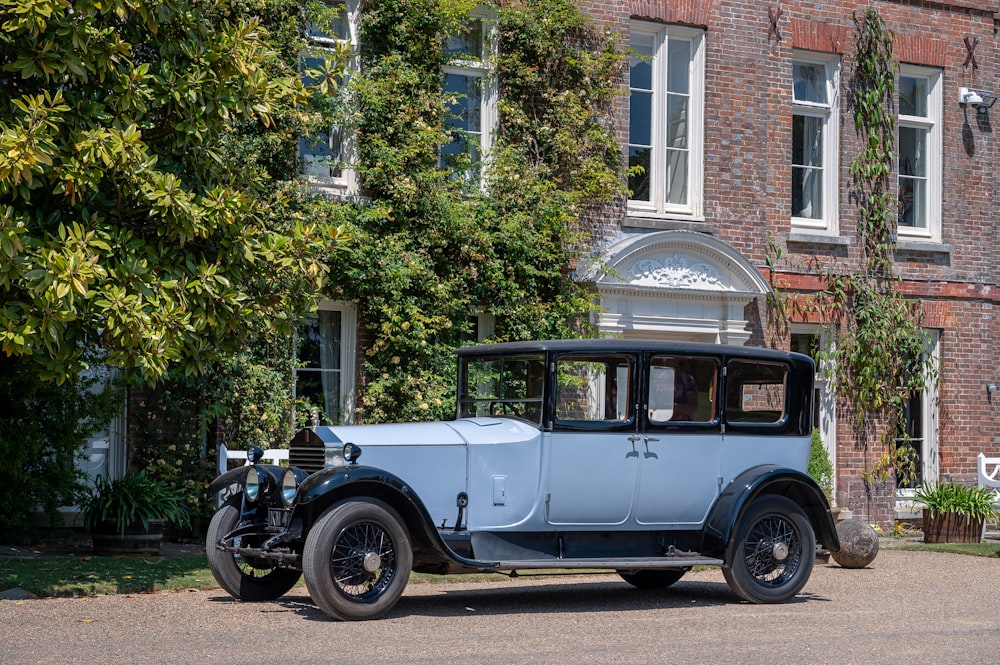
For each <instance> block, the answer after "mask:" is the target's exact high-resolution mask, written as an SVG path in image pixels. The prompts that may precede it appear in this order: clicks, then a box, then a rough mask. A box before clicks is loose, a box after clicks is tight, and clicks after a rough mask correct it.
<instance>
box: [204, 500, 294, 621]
mask: <svg viewBox="0 0 1000 665" xmlns="http://www.w3.org/2000/svg"><path fill="white" fill-rule="evenodd" d="M240 503H241V497H240V496H234V497H231V498H230V499H229V500H227V501H226V502H225V503H224V504H222V507H220V508H219V510H217V511H216V513H215V515H213V516H212V521H211V522H210V523H209V525H208V535H206V537H205V543H206V545H205V554H206V556H207V557H208V567H209V568H210V569H211V570H212V575H213V576H214V577H215V581H216V582H218V583H219V586H221V587H222V588H223V589H225V590H226V591H227V592H228V593H229V594H230V595H232V596H235V597H236V598H239V599H240V600H249V601H257V600H274V599H275V598H278V597H280V596H283V595H285V593H286V592H287V591H288V590H289V589H291V588H292V587H293V586H295V583H296V582H298V581H299V578H300V577H301V576H302V573H300V572H299V571H297V570H291V569H289V568H276V567H275V566H274V563H273V562H271V561H267V560H266V559H257V558H247V557H243V556H240V555H239V554H235V553H233V552H225V551H223V550H220V549H219V548H218V547H217V545H218V543H219V541H220V540H221V539H222V538H223V536H225V535H226V534H227V533H229V532H230V531H232V530H233V529H235V528H236V524H237V523H238V522H239V519H240ZM261 531H263V529H262V530H261ZM263 541H264V536H263V535H260V536H255V535H246V536H240V537H239V538H236V539H235V541H234V543H233V544H234V545H236V546H237V547H256V546H258V545H260V544H261V543H262V542H263Z"/></svg>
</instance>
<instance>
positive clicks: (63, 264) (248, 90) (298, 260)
mask: <svg viewBox="0 0 1000 665" xmlns="http://www.w3.org/2000/svg"><path fill="white" fill-rule="evenodd" d="M282 4H283V5H287V6H288V7H285V8H284V10H285V11H286V13H287V14H288V16H290V17H292V18H293V19H294V18H295V16H297V15H296V14H294V13H293V12H292V9H294V5H295V4H296V3H291V2H285V3H280V2H266V1H261V2H257V3H240V2H233V1H228V0H100V1H98V0H91V1H88V0H84V1H77V2H69V1H68V0H3V1H2V2H0V63H2V70H0V93H2V94H0V349H2V351H3V353H4V354H6V355H7V356H10V357H12V358H14V359H20V361H21V362H28V363H30V364H31V365H32V366H34V367H35V368H36V370H37V374H38V376H40V377H42V378H43V379H51V380H56V381H60V382H61V381H63V380H65V379H68V378H71V377H73V376H74V375H75V374H76V373H78V372H79V370H80V369H81V368H82V367H84V366H85V365H86V362H87V360H86V355H85V354H86V353H87V352H88V351H89V350H94V349H99V350H101V351H102V352H103V353H102V357H103V360H104V361H105V362H108V363H109V364H112V365H117V366H121V367H127V368H132V369H134V370H136V371H137V372H138V373H139V374H140V375H141V376H143V377H144V378H146V379H153V380H155V379H157V378H158V377H160V376H162V375H163V374H164V373H165V372H166V371H167V370H168V368H170V367H172V366H176V367H179V368H181V369H182V370H184V371H186V372H188V373H193V372H198V371H200V370H202V369H203V368H204V367H205V365H206V363H208V362H210V361H212V360H213V359H216V358H219V357H222V356H225V355H227V354H228V353H230V352H232V351H234V350H237V349H239V348H241V347H242V346H243V345H244V344H245V343H246V342H247V340H249V339H252V338H254V337H259V335H261V334H265V335H266V334H283V333H287V332H289V331H290V330H291V329H292V327H293V326H294V325H295V323H296V321H297V320H298V318H299V316H300V315H301V313H302V312H303V311H306V310H308V307H309V299H310V298H312V297H314V296H315V294H316V293H318V292H320V290H321V288H322V282H323V279H324V276H325V272H326V269H325V268H324V265H323V258H324V256H325V254H326V253H327V252H328V251H329V249H330V248H331V247H332V246H334V245H335V243H336V241H337V240H338V237H337V236H338V227H337V226H336V224H331V223H324V222H320V221H317V220H318V219H322V217H318V216H316V215H313V214H306V213H305V212H304V211H305V209H306V208H305V206H306V203H305V201H306V199H307V198H308V197H305V196H303V195H302V194H301V192H299V191H297V190H296V189H295V188H294V187H289V186H288V185H287V184H283V183H281V182H280V181H281V180H282V179H283V177H282V175H281V174H276V173H275V166H274V165H275V164H276V163H278V164H283V165H284V166H283V167H279V168H278V170H281V168H287V166H288V164H294V160H295V157H294V149H295V141H296V137H297V136H298V135H301V133H302V131H303V123H304V122H306V121H305V120H303V121H301V122H300V121H299V120H296V119H297V118H300V117H301V118H307V117H308V111H309V109H308V105H307V98H308V95H309V91H308V90H306V89H304V88H303V86H302V84H301V83H300V82H298V80H297V79H298V76H297V74H296V73H295V71H294V66H292V67H291V68H289V67H286V66H283V64H282V59H284V61H287V60H288V59H289V57H288V52H289V51H293V50H294V46H292V47H291V48H290V47H289V45H288V44H285V45H284V48H285V51H286V52H285V54H284V55H282V53H281V52H280V49H278V48H275V41H274V38H273V36H272V35H273V31H268V30H267V29H265V27H264V23H267V21H268V20H271V21H274V15H271V16H270V17H267V16H264V17H263V19H262V11H264V10H267V9H275V7H277V10H281V9H282V7H281V6H280V5H282ZM262 20H263V23H262ZM289 151H291V152H289Z"/></svg>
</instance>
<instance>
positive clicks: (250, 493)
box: [243, 466, 264, 503]
mask: <svg viewBox="0 0 1000 665" xmlns="http://www.w3.org/2000/svg"><path fill="white" fill-rule="evenodd" d="M263 484H264V478H263V477H262V474H261V471H260V469H258V468H257V467H256V466H251V467H249V468H248V469H247V479H246V481H245V482H244V483H243V495H244V496H245V497H246V499H247V501H249V502H250V503H254V502H256V501H257V499H258V498H259V497H260V488H261V486H262V485H263Z"/></svg>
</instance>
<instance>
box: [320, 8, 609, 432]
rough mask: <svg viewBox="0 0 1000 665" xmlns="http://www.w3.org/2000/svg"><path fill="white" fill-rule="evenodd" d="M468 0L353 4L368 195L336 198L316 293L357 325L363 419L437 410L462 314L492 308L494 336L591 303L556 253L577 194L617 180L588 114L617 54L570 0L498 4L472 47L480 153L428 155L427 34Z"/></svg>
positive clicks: (448, 382)
mask: <svg viewBox="0 0 1000 665" xmlns="http://www.w3.org/2000/svg"><path fill="white" fill-rule="evenodd" d="M474 6H475V3H471V2H438V1H436V0H434V1H431V0H386V1H385V2H379V3H376V4H374V5H371V6H366V7H365V11H364V12H363V13H362V36H361V40H362V42H363V43H364V44H365V47H366V48H365V51H364V52H363V53H362V60H363V68H362V71H361V72H360V73H359V74H357V75H355V76H353V77H352V79H351V85H350V92H349V94H350V95H351V98H352V100H353V101H354V102H355V104H356V112H355V114H354V116H353V123H354V126H355V127H356V129H357V131H358V133H359V135H360V138H359V141H358V146H359V162H358V165H357V171H358V172H359V174H360V176H361V179H362V181H363V182H364V185H365V192H366V194H367V195H368V196H369V200H368V202H367V203H366V204H359V205H356V206H353V208H352V210H351V213H350V214H351V215H352V219H351V228H352V234H353V238H354V240H355V242H354V243H353V245H352V251H351V252H350V253H342V254H340V255H339V256H337V257H335V259H334V260H333V263H334V264H335V267H334V269H333V272H334V273H335V274H337V275H338V276H339V279H338V280H337V284H335V285H331V286H332V287H333V288H332V289H331V291H332V293H331V295H332V296H333V297H339V298H342V299H345V300H351V301H354V302H356V303H357V304H358V308H359V314H360V318H361V320H362V321H363V322H364V324H365V326H366V328H367V330H368V331H369V333H370V335H371V337H370V339H369V344H368V348H367V355H366V357H365V362H364V367H363V371H364V377H365V380H364V386H363V392H362V393H361V395H360V396H359V399H358V402H357V404H358V409H357V415H358V417H359V418H361V419H363V420H364V421H366V422H377V421H383V420H423V419H436V418H448V417H451V416H452V415H453V414H454V412H455V411H454V409H455V404H454V392H455V390H454V389H455V386H454V380H455V378H454V359H453V356H452V355H451V350H452V349H453V348H454V347H456V346H459V345H461V344H465V343H468V342H469V341H471V340H474V337H473V336H472V319H473V317H474V316H475V315H476V314H487V315H491V316H493V317H495V321H496V328H495V335H494V337H495V339H497V340H513V339H531V338H536V339H538V338H552V337H570V336H579V335H586V334H589V332H590V331H589V329H588V328H587V327H586V324H581V323H579V321H581V320H583V321H586V315H587V314H588V312H590V311H591V310H592V309H593V303H592V301H591V298H590V296H589V295H588V294H587V293H586V292H584V291H583V290H582V289H581V288H580V287H579V286H578V285H576V284H575V283H574V282H573V281H572V279H571V278H570V276H569V274H568V270H569V268H570V267H571V266H572V265H574V263H575V260H576V254H575V248H578V247H580V246H582V245H583V244H584V242H583V241H584V236H583V235H582V232H581V224H580V218H581V215H582V214H583V213H584V212H585V209H586V206H587V204H589V203H591V202H594V201H604V200H609V199H611V198H613V197H615V196H619V195H620V194H621V193H622V186H623V183H624V178H623V174H622V172H621V154H620V150H619V148H618V146H617V144H616V142H615V137H614V134H613V132H612V131H611V130H610V129H608V128H607V127H606V126H605V125H604V124H602V122H601V119H602V118H603V117H606V116H605V115H603V114H605V113H606V111H607V110H608V109H609V107H610V104H611V100H612V95H613V94H614V93H613V91H614V85H613V83H614V76H615V75H616V74H617V73H618V72H620V71H621V68H622V67H623V65H624V62H625V60H624V57H625V56H624V54H623V53H622V52H621V50H619V49H618V48H617V43H616V42H615V41H614V39H613V38H611V37H610V36H609V35H606V34H604V33H602V32H600V31H598V30H597V29H595V28H594V27H592V26H590V25H589V24H588V23H587V22H586V21H585V20H584V18H583V16H582V14H580V13H579V11H578V10H577V9H575V8H574V7H573V6H572V4H571V3H568V2H565V1H563V0H542V1H541V2H535V3H517V2H515V3H505V4H504V6H502V7H499V8H497V9H496V20H495V22H494V25H495V30H494V32H493V33H492V38H491V41H490V47H495V48H490V49H487V50H489V51H490V52H491V53H494V54H495V55H494V56H492V57H493V60H492V62H491V64H492V65H493V70H494V71H495V77H496V80H495V81H493V80H489V81H487V84H488V85H489V84H492V85H496V86H497V87H498V89H499V91H500V95H499V101H498V113H499V133H498V134H497V136H496V137H495V141H494V144H493V147H492V149H491V151H490V154H489V160H488V161H487V162H486V163H482V162H480V161H479V160H478V159H477V158H476V155H477V152H476V151H475V150H470V151H469V152H468V153H466V154H465V155H462V156H460V158H459V159H458V160H457V162H456V164H454V165H449V167H450V168H442V167H441V165H439V162H438V153H439V148H440V146H441V145H444V144H446V143H448V141H449V140H450V139H451V138H453V137H451V136H450V135H449V133H448V131H447V130H446V127H445V119H446V118H448V116H449V112H450V111H449V109H450V108H451V106H452V103H453V102H454V99H451V98H449V96H448V95H445V94H443V92H442V85H443V75H442V67H443V66H444V65H445V64H446V63H447V62H448V61H449V59H450V57H451V56H450V55H449V54H448V53H447V51H446V49H445V44H446V43H447V40H448V39H449V38H454V37H457V36H458V35H460V34H461V32H462V31H463V30H466V29H467V21H468V12H469V11H470V10H471V9H472V8H473V7H474ZM471 147H472V148H475V146H471ZM475 174H478V177H476V175H475ZM574 322H576V323H574Z"/></svg>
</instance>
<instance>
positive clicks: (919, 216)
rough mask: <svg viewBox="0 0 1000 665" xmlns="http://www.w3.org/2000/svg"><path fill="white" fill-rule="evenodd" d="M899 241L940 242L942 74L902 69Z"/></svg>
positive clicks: (907, 66) (917, 68)
mask: <svg viewBox="0 0 1000 665" xmlns="http://www.w3.org/2000/svg"><path fill="white" fill-rule="evenodd" d="M899 72H900V73H899V85H898V86H897V87H898V91H899V95H898V98H897V104H896V109H897V112H898V113H899V122H898V127H899V130H898V131H899V138H898V150H899V161H898V163H897V165H896V167H897V170H898V174H899V175H898V179H899V183H898V184H899V191H898V205H899V216H898V220H897V232H898V234H899V238H900V239H903V238H906V239H911V240H927V241H940V239H941V180H942V159H941V142H942V129H941V124H942V123H941V108H942V93H941V71H940V70H937V69H928V68H926V67H915V66H911V65H901V66H900V68H899Z"/></svg>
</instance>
